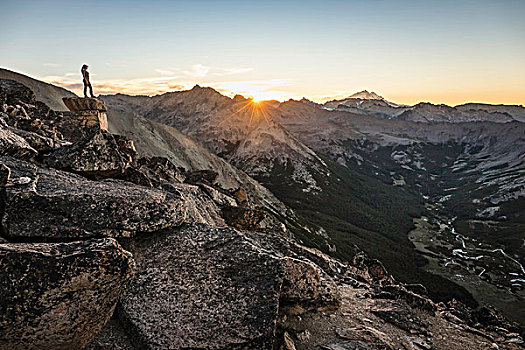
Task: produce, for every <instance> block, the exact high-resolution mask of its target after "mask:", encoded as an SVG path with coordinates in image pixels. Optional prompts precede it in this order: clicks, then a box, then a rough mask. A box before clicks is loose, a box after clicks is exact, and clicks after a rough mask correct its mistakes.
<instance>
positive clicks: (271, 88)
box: [42, 73, 293, 101]
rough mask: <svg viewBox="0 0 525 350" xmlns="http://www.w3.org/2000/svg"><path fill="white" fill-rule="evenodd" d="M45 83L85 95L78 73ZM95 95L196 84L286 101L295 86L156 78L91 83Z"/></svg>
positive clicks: (159, 91) (274, 81)
mask: <svg viewBox="0 0 525 350" xmlns="http://www.w3.org/2000/svg"><path fill="white" fill-rule="evenodd" d="M42 80H44V81H46V82H48V83H51V84H55V85H59V86H62V87H64V88H66V89H69V90H72V91H74V92H75V93H77V94H78V95H82V94H83V84H82V81H81V79H80V77H79V75H78V74H76V73H75V74H74V75H73V74H72V73H66V74H65V75H63V76H53V75H50V76H45V77H43V78H42ZM91 83H92V85H93V90H94V92H95V94H97V95H99V94H102V95H105V94H116V93H122V94H128V95H149V96H151V95H158V94H163V93H166V92H171V91H181V90H188V89H190V88H192V87H193V86H194V85H195V84H197V83H198V84H199V85H201V86H209V87H212V88H214V89H215V90H217V91H219V92H221V93H222V94H224V95H226V96H230V97H233V96H234V95H236V94H240V95H243V96H246V97H253V98H255V99H258V100H273V99H277V100H281V101H282V100H285V99H288V98H290V97H293V96H291V95H290V93H287V92H285V91H284V90H285V89H284V88H285V87H288V86H291V85H292V84H291V83H290V82H289V81H288V80H286V79H269V80H239V81H220V82H207V83H203V82H199V81H196V79H181V78H180V77H178V76H169V75H164V76H156V77H144V78H135V79H127V80H126V79H108V80H98V79H94V80H92V81H91Z"/></svg>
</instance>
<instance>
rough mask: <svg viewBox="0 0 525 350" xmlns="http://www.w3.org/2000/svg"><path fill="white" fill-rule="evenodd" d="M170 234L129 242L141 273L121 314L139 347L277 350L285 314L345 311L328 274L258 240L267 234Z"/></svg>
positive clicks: (191, 230) (196, 229) (195, 230)
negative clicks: (277, 341)
mask: <svg viewBox="0 0 525 350" xmlns="http://www.w3.org/2000/svg"><path fill="white" fill-rule="evenodd" d="M166 231H167V232H164V233H162V234H159V235H157V236H154V237H152V236H149V237H146V236H144V237H142V238H134V239H133V240H129V241H127V242H126V240H125V241H123V245H124V246H125V247H126V248H127V249H128V250H130V251H131V252H132V253H133V255H134V257H135V259H136V261H137V270H136V273H135V275H134V277H133V278H132V280H131V281H130V284H129V288H128V290H127V292H126V294H125V295H124V296H123V297H122V299H121V301H120V303H119V305H120V306H119V307H118V314H119V318H120V320H121V321H122V324H123V325H124V328H125V329H126V330H127V332H128V334H130V336H131V338H132V341H133V343H134V344H139V347H140V348H144V349H168V348H169V349H181V348H183V349H272V348H273V346H274V345H275V343H274V342H275V339H276V336H278V332H279V331H278V327H277V323H278V320H279V319H280V318H281V317H283V314H282V311H283V310H285V312H286V310H293V311H297V310H299V311H301V312H305V310H315V309H317V310H326V309H336V308H337V307H338V306H339V301H340V300H339V295H338V292H337V290H336V289H335V285H334V283H333V282H332V280H331V279H330V277H329V276H327V275H325V274H324V273H323V272H322V271H320V269H319V268H318V267H317V266H316V265H315V264H313V263H311V262H309V261H307V260H299V259H295V258H291V257H289V256H287V255H286V254H281V253H280V252H279V251H277V250H275V249H271V248H270V247H269V246H268V245H266V244H264V243H263V242H261V241H260V240H259V239H258V236H260V235H264V234H260V235H259V234H253V233H249V232H246V231H238V230H235V229H233V228H214V227H211V226H207V225H185V226H183V227H182V228H179V229H169V230H166ZM272 238H275V239H276V240H283V241H287V240H286V239H285V238H283V237H280V238H279V237H277V236H274V237H272ZM305 275H306V277H305V281H301V282H300V283H298V281H300V279H301V276H303V277H304V276H305ZM285 305H286V307H284V306H285ZM296 313H297V312H296Z"/></svg>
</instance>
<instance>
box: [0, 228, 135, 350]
mask: <svg viewBox="0 0 525 350" xmlns="http://www.w3.org/2000/svg"><path fill="white" fill-rule="evenodd" d="M133 264H134V262H133V258H132V257H131V254H129V253H128V252H126V251H125V250H123V249H122V248H121V247H120V246H119V244H118V243H117V242H116V241H115V240H114V239H109V238H106V239H101V240H91V241H85V242H72V243H52V244H49V243H27V244H21V243H15V244H0V266H2V271H1V273H0V286H1V287H0V348H2V349H13V350H17V349H20V350H22V349H23V350H26V349H64V350H71V349H83V348H84V347H85V346H86V345H88V344H89V343H90V341H91V339H92V338H93V337H94V336H95V335H96V334H97V333H98V332H99V331H100V330H101V328H102V327H103V326H104V325H105V324H106V322H107V321H108V320H109V318H110V317H111V315H112V313H113V310H114V308H115V304H116V302H117V300H118V297H119V296H120V295H121V293H122V291H123V285H124V283H125V282H126V281H127V280H128V279H129V278H130V277H131V273H132V269H133Z"/></svg>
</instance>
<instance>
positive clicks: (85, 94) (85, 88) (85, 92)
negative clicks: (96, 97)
mask: <svg viewBox="0 0 525 350" xmlns="http://www.w3.org/2000/svg"><path fill="white" fill-rule="evenodd" d="M84 97H87V84H86V83H84Z"/></svg>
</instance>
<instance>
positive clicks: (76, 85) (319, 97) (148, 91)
mask: <svg viewBox="0 0 525 350" xmlns="http://www.w3.org/2000/svg"><path fill="white" fill-rule="evenodd" d="M96 78H97V76H95V77H94V78H93V79H92V85H93V88H94V90H95V94H97V95H111V94H117V93H122V94H127V95H148V96H154V95H160V94H163V93H166V92H177V91H186V90H190V89H191V88H192V87H193V86H195V85H196V84H198V85H200V86H203V87H211V88H213V89H215V90H216V91H218V92H219V93H221V94H223V95H225V96H228V97H233V96H235V95H241V96H243V97H244V98H246V99H250V98H251V99H253V100H254V101H259V102H260V101H271V100H275V101H279V102H284V101H288V100H290V99H294V100H300V99H302V98H303V97H304V98H307V99H308V100H311V101H313V102H317V103H324V102H327V101H330V100H339V99H344V98H348V97H349V96H351V95H352V94H354V93H356V92H359V91H362V90H368V91H370V92H372V91H374V92H376V93H377V94H378V95H381V96H382V97H384V98H385V99H386V100H387V101H390V102H393V103H397V104H403V105H409V106H411V105H415V104H417V103H420V102H429V103H433V104H446V105H449V106H457V105H461V104H465V103H485V104H494V105H498V104H504V105H521V106H525V92H524V93H523V94H522V93H520V92H519V91H518V90H519V89H518V88H517V89H511V88H512V86H511V87H507V86H503V85H500V86H495V87H494V88H493V91H486V90H483V89H482V88H483V87H484V86H485V85H480V86H478V87H477V88H475V89H470V90H469V89H466V88H462V87H453V88H450V89H448V90H444V91H440V90H438V89H437V86H435V87H432V86H418V88H414V91H415V92H413V93H407V92H405V91H406V90H407V88H404V89H403V90H399V91H396V89H392V88H391V87H389V86H388V89H385V90H381V89H375V88H370V87H357V88H355V89H348V90H345V91H334V92H333V93H324V94H319V93H318V90H319V89H320V88H319V87H317V86H316V87H315V90H314V89H312V88H308V89H306V90H308V91H309V92H310V93H307V92H305V93H297V92H295V91H294V90H298V88H297V87H295V86H293V85H292V84H291V83H289V82H287V81H286V80H283V79H272V80H266V81H265V80H253V81H228V82H217V83H215V82H211V83H203V82H198V81H177V79H174V77H152V78H136V79H129V80H124V79H119V80H117V79H113V80H98V79H96ZM39 79H41V80H43V81H45V82H47V83H50V84H53V85H58V86H61V87H64V88H66V89H68V90H71V91H73V92H74V93H76V94H77V95H79V96H81V95H82V93H83V92H82V84H81V82H79V80H80V79H78V77H76V74H72V73H66V74H65V75H64V76H44V77H39ZM327 85H328V84H327ZM416 91H417V92H416Z"/></svg>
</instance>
